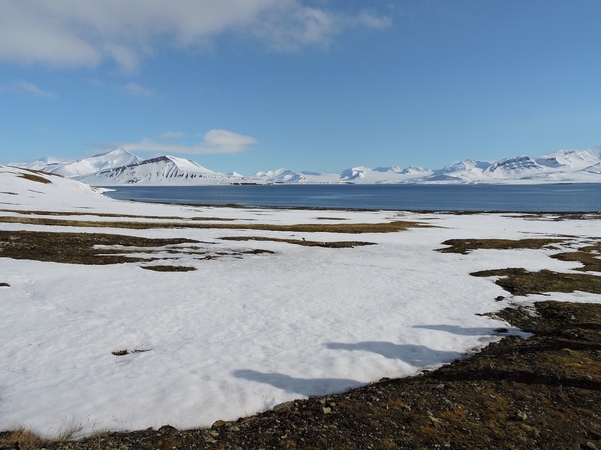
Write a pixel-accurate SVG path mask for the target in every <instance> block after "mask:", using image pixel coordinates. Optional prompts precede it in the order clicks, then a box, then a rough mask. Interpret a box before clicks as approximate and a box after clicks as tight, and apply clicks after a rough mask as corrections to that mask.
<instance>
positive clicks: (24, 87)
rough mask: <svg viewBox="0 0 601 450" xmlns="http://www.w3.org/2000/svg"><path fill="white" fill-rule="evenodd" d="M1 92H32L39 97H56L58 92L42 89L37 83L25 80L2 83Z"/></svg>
mask: <svg viewBox="0 0 601 450" xmlns="http://www.w3.org/2000/svg"><path fill="white" fill-rule="evenodd" d="M1 92H11V93H14V94H31V95H35V96H37V97H44V98H56V94H55V93H54V92H50V91H46V90H44V89H41V88H39V87H38V86H36V85H35V84H33V83H29V82H28V81H25V80H19V81H13V82H12V83H10V84H8V85H0V93H1Z"/></svg>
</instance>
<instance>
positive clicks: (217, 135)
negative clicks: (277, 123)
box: [102, 129, 257, 155]
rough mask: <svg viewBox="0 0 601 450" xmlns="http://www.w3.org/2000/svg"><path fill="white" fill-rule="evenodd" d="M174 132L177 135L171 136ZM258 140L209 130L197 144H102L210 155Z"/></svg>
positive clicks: (243, 148) (233, 150) (234, 150)
mask: <svg viewBox="0 0 601 450" xmlns="http://www.w3.org/2000/svg"><path fill="white" fill-rule="evenodd" d="M171 133H173V134H174V135H175V136H171ZM180 133H181V132H166V133H162V134H161V135H159V137H161V138H163V135H169V137H182V136H183V133H181V136H180ZM256 143H257V140H256V139H255V138H253V137H252V136H245V135H243V134H238V133H234V132H233V131H227V130H219V129H217V130H209V131H208V132H206V133H205V135H204V139H203V141H202V142H201V143H199V144H195V145H179V144H171V143H163V142H155V141H152V140H150V139H142V140H141V141H140V142H118V143H108V144H102V147H104V148H111V149H112V148H115V147H123V148H125V149H127V150H129V151H131V152H135V151H139V152H152V153H158V154H162V155H165V154H177V153H180V154H190V155H208V154H217V153H221V154H224V153H240V152H243V151H246V150H248V149H249V147H250V146H251V145H253V144H256Z"/></svg>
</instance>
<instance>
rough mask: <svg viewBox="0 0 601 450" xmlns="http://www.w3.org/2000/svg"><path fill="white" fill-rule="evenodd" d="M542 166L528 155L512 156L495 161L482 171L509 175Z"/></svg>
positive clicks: (537, 168)
mask: <svg viewBox="0 0 601 450" xmlns="http://www.w3.org/2000/svg"><path fill="white" fill-rule="evenodd" d="M540 169H542V166H540V165H539V164H537V163H536V161H534V160H533V159H532V158H530V157H529V156H515V157H513V158H506V159H502V160H501V161H497V162H496V163H493V164H491V165H490V166H488V167H487V168H486V169H484V172H488V173H491V174H493V173H494V174H495V175H503V176H511V175H516V174H521V173H523V172H526V171H531V170H540Z"/></svg>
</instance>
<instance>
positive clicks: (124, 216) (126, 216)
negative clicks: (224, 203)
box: [0, 209, 236, 222]
mask: <svg viewBox="0 0 601 450" xmlns="http://www.w3.org/2000/svg"><path fill="white" fill-rule="evenodd" d="M0 212H6V213H11V214H18V215H28V216H59V217H61V216H64V217H69V216H90V217H112V218H122V219H154V220H183V221H188V220H192V221H216V222H220V221H221V222H231V221H234V220H236V219H231V218H224V217H186V218H183V217H179V216H139V215H133V214H114V213H100V212H94V213H92V212H87V211H80V212H75V211H41V210H27V211H21V210H17V209H0Z"/></svg>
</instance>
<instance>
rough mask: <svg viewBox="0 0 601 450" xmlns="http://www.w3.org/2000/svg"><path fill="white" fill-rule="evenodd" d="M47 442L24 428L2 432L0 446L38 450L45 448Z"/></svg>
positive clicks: (21, 449)
mask: <svg viewBox="0 0 601 450" xmlns="http://www.w3.org/2000/svg"><path fill="white" fill-rule="evenodd" d="M46 443H47V441H46V440H45V439H42V438H41V437H39V436H38V435H36V434H35V433H32V432H31V431H27V430H24V429H22V428H19V429H17V430H14V431H3V432H1V433H0V448H13V449H20V450H37V449H40V448H43V447H44V445H45V444H46Z"/></svg>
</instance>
